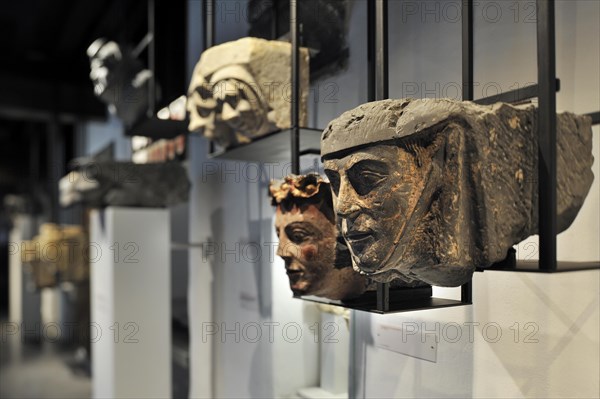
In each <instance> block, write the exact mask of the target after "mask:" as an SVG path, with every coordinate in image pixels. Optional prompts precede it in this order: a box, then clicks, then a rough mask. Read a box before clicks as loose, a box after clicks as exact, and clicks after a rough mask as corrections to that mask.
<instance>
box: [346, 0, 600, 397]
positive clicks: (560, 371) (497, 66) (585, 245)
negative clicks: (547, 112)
mask: <svg viewBox="0 0 600 399" xmlns="http://www.w3.org/2000/svg"><path fill="white" fill-rule="evenodd" d="M398 3H399V2H398ZM398 3H396V2H390V13H392V10H395V11H394V12H398V11H400V10H399V8H400V7H401V6H400V5H399V4H398ZM476 3H478V4H479V5H477V6H476V8H475V14H474V16H475V42H474V51H475V78H474V80H475V85H476V86H475V96H476V98H477V97H482V96H483V95H491V94H494V93H495V91H494V90H496V89H497V88H501V90H502V91H506V90H510V89H513V88H516V87H515V85H519V86H520V87H522V86H524V85H526V84H527V83H529V82H535V80H536V64H535V63H536V58H535V57H536V53H535V51H536V50H535V23H534V22H533V21H534V20H533V18H531V17H528V16H529V15H530V14H531V11H532V8H531V7H533V4H534V3H533V2H521V3H518V4H517V2H476ZM427 4H428V5H429V6H431V8H430V9H435V5H434V4H432V3H427ZM421 7H426V6H425V4H422V5H421ZM517 9H518V12H519V14H518V16H517V17H515V15H516V14H515V13H516V12H517ZM419 11H420V10H419ZM447 11H448V13H449V14H447V15H446V18H445V19H444V14H442V18H441V19H440V22H439V23H435V22H434V18H435V12H434V13H433V15H429V16H423V15H420V14H418V15H407V16H406V23H403V24H390V44H391V45H394V44H395V45H396V46H397V49H398V50H394V52H392V54H391V55H390V83H391V89H390V96H392V97H395V96H402V95H406V94H407V93H406V91H409V90H413V91H414V90H415V88H417V89H418V90H420V92H419V93H418V94H414V95H415V96H422V95H424V96H427V97H432V96H439V93H440V92H442V93H443V92H444V90H447V93H448V94H447V96H451V97H452V96H455V94H451V91H450V90H452V88H453V87H454V86H456V84H455V82H459V83H460V72H459V71H460V24H459V23H453V22H452V21H451V19H452V17H453V15H454V14H450V11H451V10H450V9H448V10H447ZM396 15H398V14H396ZM438 15H439V14H438ZM515 18H516V22H515ZM599 18H600V4H599V3H597V2H589V1H578V2H557V5H556V29H557V32H556V38H557V39H556V44H557V57H556V58H557V76H558V77H559V78H560V79H561V90H560V93H559V94H558V98H557V107H558V110H559V111H561V110H569V111H574V112H577V113H586V112H592V111H595V110H597V109H598V108H599V107H600V98H599V93H600V90H599V88H600V84H599V79H600V77H599V74H598V71H599V70H600V65H599V60H600V56H599V50H600V42H599V37H600V31H599V26H598V20H599ZM424 20H425V21H426V23H425V24H423V23H422V22H423V21H424ZM400 49H406V50H400ZM407 82H409V83H407ZM478 88H479V90H478ZM483 88H486V89H488V90H489V91H488V92H487V93H482V89H483ZM403 90H404V92H403ZM424 90H425V91H427V92H425V91H424ZM454 92H455V93H456V91H454ZM598 133H599V132H598V126H596V127H594V148H593V154H594V157H595V160H596V161H595V163H594V166H593V171H594V175H595V181H594V185H593V186H592V188H591V190H590V193H589V195H588V197H587V199H586V203H585V204H584V207H583V209H582V210H581V211H580V213H579V215H578V217H577V219H576V220H575V222H574V223H573V225H572V226H571V228H570V229H569V230H567V231H566V232H565V233H563V234H561V235H559V240H558V251H559V259H563V260H564V259H572V260H583V259H598V258H599V248H598V244H597V243H598V232H599V231H600V225H599V224H600V217H599V214H598V212H599V211H598V210H599V208H600V206H599V200H598V194H599V191H600V190H599V185H598V184H599V183H598V180H599V177H600V168H599V167H598V165H599V161H598V160H599V159H600V151H599V145H600V140H598ZM518 255H519V257H520V258H531V259H533V258H537V241H536V239H535V237H531V238H530V239H528V240H526V241H525V242H524V243H522V244H521V245H519V247H518ZM599 284H600V273H599V272H598V271H597V270H596V271H586V272H575V273H561V274H552V275H546V274H532V273H505V272H490V271H487V272H484V273H476V274H475V276H474V280H473V303H474V304H473V306H472V307H461V308H452V309H440V310H430V311H425V312H413V313H403V314H397V315H386V316H379V315H371V314H366V313H361V312H355V313H354V314H353V316H354V320H353V326H354V330H353V332H354V340H353V342H354V347H353V350H354V357H353V359H354V362H353V377H354V380H355V382H356V385H355V386H354V395H355V396H356V397H598V395H599V394H600V387H599V383H598V378H597V376H598V375H599V372H600V371H599V365H598V362H597V358H596V356H597V353H598V352H599V350H600V347H599V323H600V321H599V300H598V288H599ZM434 294H438V295H440V296H444V295H455V297H456V298H458V297H459V293H457V292H456V290H449V289H436V288H434ZM382 328H387V329H393V330H394V331H396V336H397V339H398V340H400V341H404V342H406V345H409V346H410V345H412V349H413V350H414V349H415V347H419V346H420V345H421V342H422V341H423V340H427V339H431V338H433V337H437V338H438V340H439V342H438V344H437V359H436V361H435V362H431V361H426V360H422V359H419V358H416V357H410V356H407V355H404V354H401V353H395V352H393V351H390V350H387V349H383V348H382V346H384V345H385V344H386V342H385V341H384V340H383V339H382ZM402 331H404V334H403V333H402ZM500 334H501V335H500ZM427 342H429V341H427ZM403 350H405V351H406V350H407V349H406V348H404V349H403Z"/></svg>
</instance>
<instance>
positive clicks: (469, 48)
mask: <svg viewBox="0 0 600 399" xmlns="http://www.w3.org/2000/svg"><path fill="white" fill-rule="evenodd" d="M461 12H462V99H463V101H473V0H462V9H461ZM460 301H461V302H463V303H473V283H472V281H469V282H468V283H465V284H463V285H462V286H461V287H460Z"/></svg>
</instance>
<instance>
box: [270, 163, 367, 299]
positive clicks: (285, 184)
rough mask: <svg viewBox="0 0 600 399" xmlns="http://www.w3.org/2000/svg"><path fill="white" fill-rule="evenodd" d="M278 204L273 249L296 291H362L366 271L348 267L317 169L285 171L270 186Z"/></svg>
mask: <svg viewBox="0 0 600 399" xmlns="http://www.w3.org/2000/svg"><path fill="white" fill-rule="evenodd" d="M269 191H270V194H271V199H272V204H273V205H274V206H276V207H277V211H276V215H275V230H276V232H277V236H278V238H279V245H278V248H277V255H278V256H280V257H281V258H282V259H283V260H284V261H285V269H286V272H287V275H288V278H289V283H290V288H291V289H292V291H293V293H294V295H316V296H320V297H325V298H329V299H334V300H347V299H352V298H354V297H357V296H359V295H361V294H362V293H363V292H364V291H365V290H366V289H367V285H368V281H367V278H366V277H365V276H362V275H360V274H359V273H356V272H355V271H354V270H353V268H352V263H351V261H350V256H349V253H348V250H347V248H346V247H345V243H344V241H343V240H342V239H341V237H340V236H339V234H338V229H337V226H336V222H335V214H334V212H333V208H332V204H331V189H330V188H329V184H328V183H327V182H325V181H324V180H323V179H322V178H321V177H320V176H318V175H316V174H310V175H303V176H295V175H291V176H287V177H285V178H284V179H283V180H282V181H274V182H272V183H271V186H270V188H269Z"/></svg>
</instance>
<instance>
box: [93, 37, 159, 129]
mask: <svg viewBox="0 0 600 399" xmlns="http://www.w3.org/2000/svg"><path fill="white" fill-rule="evenodd" d="M87 55H88V57H89V59H90V79H91V80H92V82H93V83H94V94H96V96H98V97H99V98H100V99H101V100H102V101H103V102H104V103H106V104H107V105H108V106H109V110H110V111H111V112H112V113H116V114H117V115H118V116H119V118H121V119H122V120H123V122H124V123H125V125H126V126H132V125H133V124H134V123H135V122H136V121H137V120H138V119H139V118H140V117H142V116H143V115H145V113H146V110H147V109H148V95H149V93H148V88H149V83H148V82H149V81H150V78H151V77H152V72H151V71H150V70H148V69H144V66H143V63H142V62H141V61H140V60H138V59H137V58H136V55H135V54H134V52H133V51H132V50H130V49H129V48H128V47H126V46H119V45H118V44H117V43H116V42H114V41H108V40H106V39H97V40H95V41H94V42H93V43H92V44H91V45H90V46H89V47H88V49H87Z"/></svg>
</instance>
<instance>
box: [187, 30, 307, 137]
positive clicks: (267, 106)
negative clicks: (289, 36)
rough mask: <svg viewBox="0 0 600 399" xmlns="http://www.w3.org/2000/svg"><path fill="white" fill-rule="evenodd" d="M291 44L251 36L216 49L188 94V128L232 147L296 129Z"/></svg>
mask: <svg viewBox="0 0 600 399" xmlns="http://www.w3.org/2000/svg"><path fill="white" fill-rule="evenodd" d="M308 60H309V57H308V50H307V49H304V48H303V49H300V91H301V93H300V123H301V124H302V125H304V124H305V123H306V99H307V96H308V89H307V88H308ZM290 62H291V45H290V43H285V42H281V41H269V40H264V39H258V38H252V37H247V38H243V39H240V40H236V41H233V42H227V43H223V44H221V45H218V46H214V47H211V48H209V49H207V50H206V51H204V52H203V53H202V56H201V57H200V61H199V62H198V63H197V64H196V67H195V69H194V73H193V76H192V81H191V82H190V87H189V90H188V103H187V109H188V111H189V113H190V123H189V126H188V129H189V130H190V131H192V132H198V133H200V134H202V135H204V136H205V137H206V138H208V139H209V140H212V141H214V142H215V143H217V144H218V145H220V146H222V147H225V148H228V147H233V146H235V145H237V144H243V143H247V142H249V141H252V140H254V139H255V138H258V137H260V136H263V135H265V134H268V133H272V132H275V131H277V130H278V129H285V128H288V127H290V110H291V108H290V103H289V94H288V93H287V91H288V90H287V89H288V88H289V87H290V77H291V69H290Z"/></svg>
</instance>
